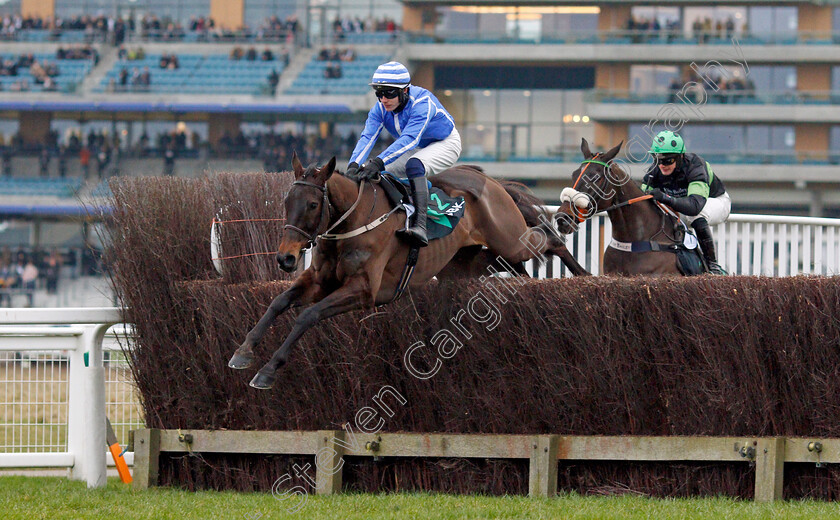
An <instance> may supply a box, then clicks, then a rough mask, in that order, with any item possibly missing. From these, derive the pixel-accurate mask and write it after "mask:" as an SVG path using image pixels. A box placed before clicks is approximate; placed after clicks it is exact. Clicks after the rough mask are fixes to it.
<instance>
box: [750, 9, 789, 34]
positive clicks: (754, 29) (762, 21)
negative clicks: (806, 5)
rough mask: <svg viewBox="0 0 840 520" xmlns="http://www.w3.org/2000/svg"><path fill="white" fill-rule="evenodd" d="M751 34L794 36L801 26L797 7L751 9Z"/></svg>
mask: <svg viewBox="0 0 840 520" xmlns="http://www.w3.org/2000/svg"><path fill="white" fill-rule="evenodd" d="M748 22H749V29H750V33H752V34H755V35H757V36H759V37H760V36H761V35H762V34H767V33H770V34H775V35H778V34H782V35H785V34H787V35H793V34H795V33H796V31H797V29H798V25H799V13H798V11H797V9H796V7H750V8H749V16H748Z"/></svg>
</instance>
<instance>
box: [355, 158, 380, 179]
mask: <svg viewBox="0 0 840 520" xmlns="http://www.w3.org/2000/svg"><path fill="white" fill-rule="evenodd" d="M384 169H385V163H384V162H383V161H382V159H380V158H379V157H374V158H373V159H371V160H369V161H368V162H366V163H365V164H364V166H362V169H361V170H360V171H359V178H360V179H368V180H369V181H371V182H379V174H380V173H382V170H384Z"/></svg>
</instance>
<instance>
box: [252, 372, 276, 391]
mask: <svg viewBox="0 0 840 520" xmlns="http://www.w3.org/2000/svg"><path fill="white" fill-rule="evenodd" d="M272 385H274V374H267V373H265V372H263V371H262V370H260V371H259V372H257V375H255V376H254V379H252V380H251V387H252V388H256V389H257V390H268V389H269V388H271V387H272Z"/></svg>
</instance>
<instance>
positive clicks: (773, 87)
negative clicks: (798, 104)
mask: <svg viewBox="0 0 840 520" xmlns="http://www.w3.org/2000/svg"><path fill="white" fill-rule="evenodd" d="M735 72H738V73H739V74H741V73H742V72H743V69H740V68H739V69H738V70H735ZM749 77H750V79H751V80H752V81H753V83H754V84H755V90H756V92H767V93H778V92H785V91H789V90H796V67H787V66H765V65H757V66H754V67H750V74H749Z"/></svg>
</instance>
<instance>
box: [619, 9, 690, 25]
mask: <svg viewBox="0 0 840 520" xmlns="http://www.w3.org/2000/svg"><path fill="white" fill-rule="evenodd" d="M630 16H631V17H632V19H633V24H634V26H636V27H638V26H639V25H641V27H642V28H644V27H646V26H648V27H649V26H651V25H652V24H653V21H654V20H656V21H657V22H659V27H660V28H663V29H664V28H666V27H668V26H671V25H673V24H676V23H678V22H679V20H680V9H679V7H656V6H636V7H633V8H631V9H630Z"/></svg>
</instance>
